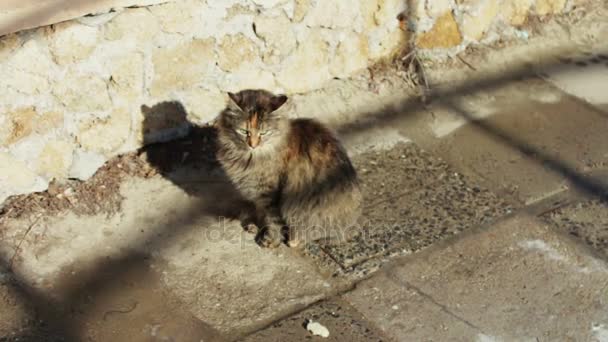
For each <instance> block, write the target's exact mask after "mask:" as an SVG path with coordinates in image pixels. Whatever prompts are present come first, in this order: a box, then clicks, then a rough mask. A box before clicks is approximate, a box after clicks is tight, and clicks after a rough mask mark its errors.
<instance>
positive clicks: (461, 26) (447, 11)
mask: <svg viewBox="0 0 608 342" xmlns="http://www.w3.org/2000/svg"><path fill="white" fill-rule="evenodd" d="M408 1H409V2H408V4H409V6H410V8H409V9H408V14H409V15H407V18H406V19H405V20H406V24H407V26H408V28H409V30H410V31H413V32H416V34H415V36H414V37H413V38H414V39H413V43H414V44H413V45H415V46H416V47H417V48H418V49H420V50H423V51H424V52H426V53H427V54H432V55H434V56H436V57H441V56H445V55H448V54H454V53H457V52H460V51H462V50H464V49H465V48H466V47H467V46H468V45H470V44H475V43H490V42H492V41H495V40H498V39H501V38H509V37H513V38H519V39H527V37H528V36H529V34H530V33H529V32H528V31H527V30H526V24H527V23H528V20H529V19H530V18H531V17H546V16H549V15H555V14H562V13H566V12H568V11H571V10H572V9H574V8H575V7H576V6H579V5H582V4H583V3H584V2H586V0H408Z"/></svg>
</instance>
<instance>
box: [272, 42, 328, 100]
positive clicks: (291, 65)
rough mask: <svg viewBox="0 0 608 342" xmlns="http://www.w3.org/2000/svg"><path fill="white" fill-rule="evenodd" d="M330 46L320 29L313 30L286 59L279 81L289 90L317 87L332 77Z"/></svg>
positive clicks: (300, 90)
mask: <svg viewBox="0 0 608 342" xmlns="http://www.w3.org/2000/svg"><path fill="white" fill-rule="evenodd" d="M328 59H329V46H328V44H327V42H326V41H325V40H324V39H323V36H322V35H321V33H320V31H317V30H311V31H310V32H309V34H308V36H307V37H306V38H305V39H304V40H303V41H302V42H301V43H300V45H299V46H298V48H297V49H296V51H295V52H294V53H293V54H292V55H291V56H289V58H287V59H286V61H285V64H284V67H283V70H281V71H280V72H279V73H278V75H277V81H278V82H279V83H280V84H281V85H282V86H283V87H284V88H285V89H286V91H287V92H292V93H298V92H305V91H308V90H312V89H315V88H317V87H319V86H321V84H323V82H324V81H327V80H329V79H330V78H331V76H330V74H329V70H328V65H327V64H328V63H327V62H328Z"/></svg>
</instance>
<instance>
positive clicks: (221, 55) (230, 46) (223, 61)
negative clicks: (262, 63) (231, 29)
mask: <svg viewBox="0 0 608 342" xmlns="http://www.w3.org/2000/svg"><path fill="white" fill-rule="evenodd" d="M258 56H259V50H258V47H257V45H256V44H255V43H254V42H252V41H251V39H249V38H247V37H246V36H245V35H243V34H236V35H227V36H224V38H223V39H222V40H221V42H220V44H219V46H218V59H217V62H218V65H219V66H220V68H222V69H223V70H224V71H228V72H231V71H235V70H237V69H239V68H240V67H241V66H243V65H250V64H251V63H252V62H253V61H254V60H256V59H257V58H258Z"/></svg>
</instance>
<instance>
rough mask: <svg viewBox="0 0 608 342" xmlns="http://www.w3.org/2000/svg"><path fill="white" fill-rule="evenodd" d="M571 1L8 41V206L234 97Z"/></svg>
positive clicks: (353, 5)
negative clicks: (242, 91) (229, 93)
mask: <svg viewBox="0 0 608 342" xmlns="http://www.w3.org/2000/svg"><path fill="white" fill-rule="evenodd" d="M45 1H47V2H49V1H50V2H52V1H56V0H52V1H51V0H45ZM81 1H83V0H81ZM104 1H118V0H104ZM119 1H122V2H125V3H126V2H129V3H132V1H131V0H119ZM142 1H143V2H142ZM573 1H575V0H424V1H423V0H420V1H410V3H409V4H408V3H406V1H404V0H332V1H322V0H223V1H210V0H207V1H205V0H174V1H169V2H164V3H161V4H155V5H150V6H147V7H129V8H113V9H112V10H111V11H105V12H106V13H101V14H95V15H88V16H84V17H80V18H76V19H73V20H69V21H64V22H61V23H57V24H53V25H50V26H45V27H39V28H36V29H31V30H25V31H20V32H17V33H12V34H8V35H5V36H2V37H0V203H2V202H3V201H4V199H5V198H6V197H7V196H10V195H14V194H22V193H29V192H33V191H41V190H44V189H46V188H47V186H48V184H49V182H50V181H51V180H52V179H57V180H59V181H62V180H65V179H67V178H78V179H87V178H88V177H90V176H91V175H92V174H93V173H94V172H95V171H96V170H97V169H98V168H99V167H100V166H101V165H102V164H103V163H104V162H105V161H106V160H107V159H108V158H110V157H112V156H115V155H117V154H120V153H123V152H126V151H132V150H134V149H136V148H138V147H141V146H142V145H143V144H145V143H149V142H154V141H159V140H163V139H167V138H171V137H175V136H177V135H179V134H181V133H184V132H185V131H186V129H187V125H185V123H184V120H185V119H186V116H187V119H188V120H189V121H190V122H194V123H199V124H200V123H204V122H207V121H209V120H211V119H212V118H213V117H215V116H216V115H217V113H218V112H219V111H220V110H221V109H222V107H223V106H224V104H225V99H226V97H225V93H226V92H227V91H238V90H240V89H243V88H266V89H269V90H271V91H275V92H285V93H287V94H295V93H305V92H308V91H311V90H314V89H318V88H320V87H323V84H324V83H325V82H327V81H328V80H331V79H332V78H347V77H349V76H350V75H353V74H354V73H356V72H357V71H359V70H363V69H365V68H366V67H367V66H369V65H371V64H373V63H375V62H376V61H378V60H379V59H382V58H384V57H387V56H391V55H393V54H394V53H395V52H397V51H401V50H403V49H404V48H405V47H406V46H408V41H410V42H411V41H413V42H415V44H416V46H418V47H419V48H421V49H428V50H429V51H438V52H439V53H443V54H444V55H445V54H446V53H452V52H454V51H459V50H462V49H463V48H464V47H465V46H466V45H467V44H470V43H472V42H478V41H483V40H484V39H490V38H491V37H494V36H496V35H497V34H499V33H501V32H506V31H504V30H502V28H503V27H509V28H512V29H514V30H515V29H517V27H519V26H521V25H523V24H525V21H526V19H527V18H528V16H530V15H535V14H538V15H546V14H550V13H559V12H563V11H566V10H568V9H570V8H572V6H574V2H573ZM27 2H28V1H25V2H24V3H27ZM149 2H154V3H156V2H159V1H152V0H141V1H136V3H149ZM15 3H17V2H15ZM408 5H409V9H408ZM406 9H407V10H406ZM97 12H99V11H97V10H96V13H97ZM102 12H103V11H102ZM70 13H73V12H70ZM399 14H401V16H399ZM398 16H399V18H400V19H397V17H398ZM13 17H14V16H13ZM2 18H3V16H2V13H0V20H3V19H2ZM11 18H12V17H11ZM13 19H14V18H13ZM47 20H48V18H47ZM42 23H45V22H44V21H43V22H42ZM2 24H5V23H2V22H0V27H2ZM30 24H31V23H30ZM6 27H8V26H6ZM413 32H415V34H414V33H413ZM410 38H413V39H410ZM165 101H178V102H179V103H181V105H183V108H185V111H184V110H183V109H182V108H181V107H180V106H176V105H172V104H166V105H160V106H159V105H158V104H159V103H163V102H165ZM186 113H187V114H186ZM329 114H331V113H329ZM144 119H146V123H145V128H144V124H143V123H144Z"/></svg>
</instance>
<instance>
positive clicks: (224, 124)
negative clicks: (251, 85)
mask: <svg viewBox="0 0 608 342" xmlns="http://www.w3.org/2000/svg"><path fill="white" fill-rule="evenodd" d="M228 97H229V100H228V106H227V107H226V109H225V110H224V111H223V112H222V114H221V116H220V121H219V124H220V127H221V129H222V133H223V134H224V135H225V136H227V137H228V138H229V139H230V140H231V141H232V143H233V144H234V146H236V147H237V148H241V149H243V150H245V151H254V150H265V149H266V148H267V147H271V146H273V145H274V144H275V143H276V142H278V141H279V140H280V138H281V136H282V135H283V133H285V132H284V130H285V125H284V122H285V120H284V117H283V115H281V114H280V113H278V112H277V110H278V109H279V108H280V107H281V106H282V105H283V104H284V103H285V101H287V96H285V95H274V94H272V93H271V92H268V91H266V90H242V91H240V92H238V93H235V94H233V93H228Z"/></svg>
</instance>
